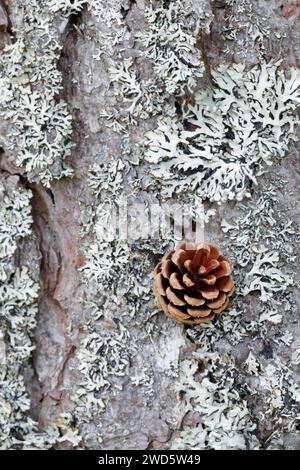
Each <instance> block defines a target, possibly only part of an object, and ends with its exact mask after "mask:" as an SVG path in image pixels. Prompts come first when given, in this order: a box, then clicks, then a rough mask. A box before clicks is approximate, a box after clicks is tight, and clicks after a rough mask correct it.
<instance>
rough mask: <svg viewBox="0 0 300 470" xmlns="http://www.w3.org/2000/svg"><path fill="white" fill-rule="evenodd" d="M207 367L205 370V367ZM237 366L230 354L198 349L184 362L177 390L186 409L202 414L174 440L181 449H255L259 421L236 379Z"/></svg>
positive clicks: (174, 444) (173, 446)
mask: <svg viewBox="0 0 300 470" xmlns="http://www.w3.org/2000/svg"><path fill="white" fill-rule="evenodd" d="M203 367H204V371H202V369H203ZM235 373H236V369H235V367H234V364H233V363H232V361H231V360H230V359H229V357H227V358H225V360H224V359H222V358H221V356H220V355H219V354H217V353H202V352H200V351H197V352H196V353H194V354H193V358H192V360H189V359H186V360H184V361H182V362H181V365H180V375H179V381H178V383H177V384H176V390H177V392H178V393H179V394H180V396H181V397H182V400H183V407H184V411H185V412H192V413H196V414H199V416H200V420H198V421H199V422H198V424H197V425H196V426H195V427H191V426H185V427H184V429H183V431H182V432H181V433H180V435H179V436H178V437H177V438H175V440H174V441H173V443H172V449H179V450H186V449H190V450H204V449H215V450H219V449H221V450H237V449H240V450H242V449H255V448H257V445H258V442H257V439H256V436H255V429H256V424H255V422H254V419H253V417H252V416H251V413H250V411H249V409H248V406H247V403H246V401H245V400H243V399H242V398H241V397H240V396H239V393H238V390H237V388H236V385H235V383H234V377H235Z"/></svg>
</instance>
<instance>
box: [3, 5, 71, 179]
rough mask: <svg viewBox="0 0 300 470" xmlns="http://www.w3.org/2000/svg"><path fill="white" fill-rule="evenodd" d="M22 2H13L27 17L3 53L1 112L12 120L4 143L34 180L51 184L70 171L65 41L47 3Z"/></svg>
mask: <svg viewBox="0 0 300 470" xmlns="http://www.w3.org/2000/svg"><path fill="white" fill-rule="evenodd" d="M22 3H23V2H18V3H16V2H14V3H13V5H12V7H11V8H12V10H13V11H12V13H13V14H16V15H18V14H20V15H21V16H22V18H23V22H22V24H21V25H20V26H18V27H17V26H15V27H14V34H13V36H12V38H11V41H10V42H9V43H8V44H7V45H6V46H5V47H4V49H3V51H2V53H1V58H0V78H1V84H2V98H1V102H2V109H1V116H2V117H3V118H4V119H5V120H6V121H7V123H8V126H9V127H8V132H7V133H6V135H2V136H1V144H2V146H3V148H4V149H5V151H6V153H7V156H8V159H9V161H10V162H11V163H12V164H13V165H15V166H16V167H20V169H21V171H22V173H24V174H25V175H26V177H27V178H28V179H29V180H30V181H40V182H42V183H43V184H44V185H46V186H49V185H50V182H51V180H53V179H58V178H62V177H63V176H70V175H71V174H72V170H71V168H70V167H68V166H67V165H66V163H65V160H66V158H67V157H68V156H69V155H70V150H71V144H70V136H71V132H72V126H71V115H70V113H69V111H68V107H67V104H66V102H65V101H64V100H63V99H61V98H59V94H60V92H61V89H62V84H61V82H62V78H61V73H60V72H59V71H58V68H57V62H58V59H59V57H60V53H61V45H60V43H59V42H58V41H57V32H56V30H55V27H54V25H53V15H51V12H49V9H48V8H47V5H46V3H45V2H38V1H37V0H30V1H28V2H25V3H24V4H22ZM21 12H22V13H21ZM45 51H46V53H45Z"/></svg>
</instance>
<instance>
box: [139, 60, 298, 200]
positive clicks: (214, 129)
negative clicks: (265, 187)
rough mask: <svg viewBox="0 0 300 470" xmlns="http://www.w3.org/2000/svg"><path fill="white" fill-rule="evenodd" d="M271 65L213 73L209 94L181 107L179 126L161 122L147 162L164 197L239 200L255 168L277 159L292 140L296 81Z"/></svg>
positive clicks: (201, 93) (253, 180) (201, 92)
mask: <svg viewBox="0 0 300 470" xmlns="http://www.w3.org/2000/svg"><path fill="white" fill-rule="evenodd" d="M289 73H290V77H289V78H288V77H286V76H285V74H284V72H283V71H281V70H280V69H279V67H278V64H274V63H268V64H267V63H263V62H262V63H261V64H260V65H258V66H255V67H253V68H252V69H250V70H249V71H246V69H245V66H243V65H242V64H238V65H234V66H232V67H228V66H226V65H221V66H219V67H218V69H217V70H215V71H213V72H212V76H213V81H214V83H213V87H212V88H207V89H205V90H199V91H197V92H196V94H195V104H192V105H189V106H187V107H186V106H185V104H183V106H182V110H181V116H180V118H179V119H178V120H177V119H174V117H172V118H170V117H169V116H165V117H163V118H162V119H160V120H159V121H158V126H157V129H155V130H154V131H150V132H148V134H147V140H146V151H145V155H146V159H147V161H149V162H151V163H152V164H153V167H152V169H151V172H152V174H153V177H154V178H156V179H157V180H158V181H161V182H162V183H163V184H162V192H163V193H165V194H166V196H168V197H172V195H174V194H180V193H182V192H188V191H193V192H196V193H197V194H198V195H199V196H200V197H201V198H202V199H209V200H210V201H226V200H228V199H229V200H231V199H242V198H243V197H244V196H245V195H247V194H248V193H249V188H250V185H251V184H253V183H254V184H256V182H257V181H256V175H257V173H258V172H260V171H261V169H262V164H267V165H272V163H273V162H274V160H275V158H276V157H283V156H284V155H285V154H286V152H287V146H288V143H289V141H290V140H292V139H295V138H296V135H295V125H296V124H297V123H298V116H297V114H296V112H295V110H296V108H297V106H298V105H299V100H300V91H299V90H300V75H299V72H298V70H296V69H291V70H290V72H289Z"/></svg>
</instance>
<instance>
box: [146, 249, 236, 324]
mask: <svg viewBox="0 0 300 470" xmlns="http://www.w3.org/2000/svg"><path fill="white" fill-rule="evenodd" d="M153 277H154V281H153V290H154V293H155V295H156V297H157V305H158V308H159V309H160V310H163V311H164V312H165V313H166V314H167V315H168V316H169V317H170V318H172V319H173V320H176V321H177V322H179V323H187V324H189V325H197V324H199V323H206V322H209V321H211V320H212V319H213V318H214V317H215V315H217V314H220V313H221V312H223V311H224V310H225V309H226V308H227V306H228V303H229V297H230V296H231V295H232V293H233V291H234V283H233V279H232V276H231V267H230V263H229V261H228V259H227V258H225V257H224V256H222V255H221V252H220V249H219V248H218V247H217V246H216V245H214V244H213V243H208V244H201V245H195V246H193V245H191V244H186V243H181V244H180V245H178V246H177V248H175V250H173V251H171V252H170V253H167V254H166V255H165V256H164V257H163V259H162V260H161V262H160V263H158V265H157V266H156V268H155V270H154V273H153Z"/></svg>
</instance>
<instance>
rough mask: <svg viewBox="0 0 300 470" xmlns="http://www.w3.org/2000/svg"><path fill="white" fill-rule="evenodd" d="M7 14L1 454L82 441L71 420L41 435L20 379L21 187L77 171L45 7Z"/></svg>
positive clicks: (23, 308) (27, 228)
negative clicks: (71, 162) (68, 162)
mask: <svg viewBox="0 0 300 470" xmlns="http://www.w3.org/2000/svg"><path fill="white" fill-rule="evenodd" d="M10 14H11V15H12V17H13V18H14V19H15V18H18V20H20V21H19V22H15V21H14V22H13V25H14V26H13V31H12V32H11V33H10V34H8V35H7V38H8V36H9V38H8V41H7V44H6V46H5V47H4V49H3V50H2V51H1V57H0V85H1V97H0V103H1V118H3V119H4V121H5V125H2V131H4V132H2V133H1V147H3V149H4V152H5V157H4V159H3V160H5V162H4V168H5V173H3V176H4V177H3V178H2V177H1V178H0V448H1V449H48V448H50V447H52V446H53V445H54V444H56V443H59V442H65V441H68V442H70V443H71V444H72V445H78V443H79V442H80V440H81V438H80V437H79V436H78V435H77V434H78V433H77V431H76V430H75V429H72V426H71V418H70V417H68V416H66V415H64V416H62V417H61V420H60V421H59V422H55V423H52V424H50V425H49V426H47V427H45V428H44V429H41V428H40V427H39V426H38V424H37V423H36V422H35V421H34V420H33V419H32V418H31V403H30V396H29V394H28V391H27V387H26V384H25V380H24V377H23V373H24V369H25V368H26V367H27V366H28V363H29V362H30V361H31V358H32V357H31V356H32V351H33V350H34V347H35V346H34V332H35V327H36V316H37V313H38V298H39V284H38V283H37V279H36V274H34V273H33V272H32V271H31V269H30V266H31V265H30V264H29V263H28V261H23V260H24V258H25V259H26V256H25V257H24V256H23V255H22V250H23V249H24V243H27V242H29V240H34V235H33V232H32V224H33V220H32V215H31V198H32V192H31V191H30V190H28V189H24V187H25V182H26V181H34V182H41V183H43V184H44V185H46V186H48V185H49V184H50V181H51V180H52V179H54V178H61V177H62V176H68V175H70V174H71V173H72V172H71V170H70V169H69V168H67V167H66V166H65V163H64V160H65V158H66V157H67V156H68V155H69V153H70V149H71V144H70V135H71V116H70V113H69V111H68V109H67V105H66V103H65V102H64V101H63V100H61V99H60V98H59V94H60V91H61V89H62V85H61V73H60V72H59V71H58V68H57V63H58V60H59V57H60V53H61V45H60V43H59V41H58V39H59V32H58V30H57V29H56V26H54V16H53V15H52V13H51V12H50V11H49V8H48V5H47V2H45V1H37V0H29V1H26V2H25V1H20V2H13V4H12V5H11V6H10ZM1 157H2V155H1ZM1 163H2V161H1ZM9 173H18V174H20V175H22V176H23V179H20V178H19V176H10V175H9ZM23 183H24V187H23Z"/></svg>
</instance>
